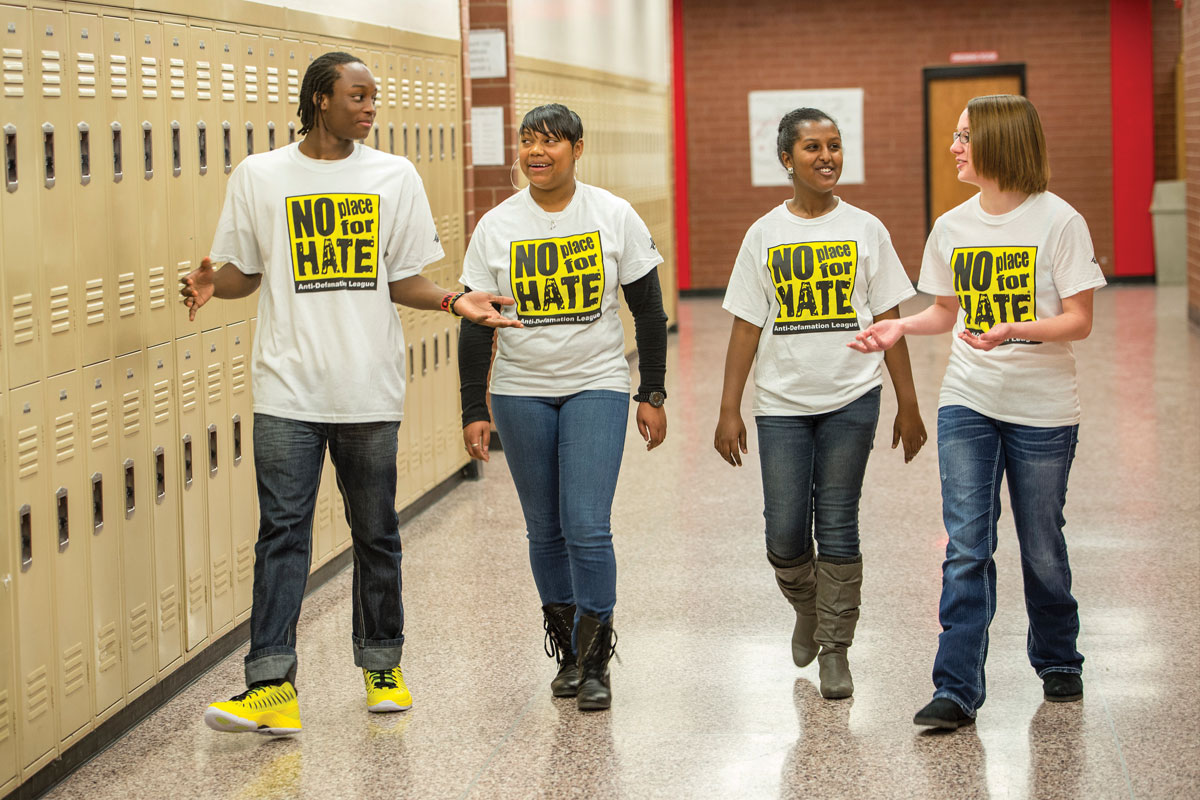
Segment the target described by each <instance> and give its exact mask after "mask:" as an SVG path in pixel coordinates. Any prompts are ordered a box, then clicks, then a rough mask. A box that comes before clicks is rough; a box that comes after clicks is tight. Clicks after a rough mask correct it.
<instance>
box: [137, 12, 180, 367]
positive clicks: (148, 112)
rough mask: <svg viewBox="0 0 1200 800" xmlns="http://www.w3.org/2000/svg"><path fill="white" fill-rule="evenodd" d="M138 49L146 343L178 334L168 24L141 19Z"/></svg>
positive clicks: (162, 341)
mask: <svg viewBox="0 0 1200 800" xmlns="http://www.w3.org/2000/svg"><path fill="white" fill-rule="evenodd" d="M133 28H134V41H135V47H134V53H135V55H136V57H137V64H136V70H137V75H136V76H135V77H136V84H135V86H134V87H132V88H133V89H134V90H135V91H136V94H137V97H136V106H135V107H136V108H137V119H138V131H137V135H138V148H137V152H138V161H139V165H140V166H139V168H138V170H137V176H136V178H137V180H136V181H135V183H136V185H137V193H138V211H139V220H140V224H141V231H140V235H139V237H138V238H139V241H140V243H141V258H140V264H139V270H138V272H139V281H140V282H141V283H142V296H143V297H145V298H146V304H145V306H144V308H143V312H142V319H143V325H144V332H143V336H144V341H145V344H146V346H147V347H152V346H156V345H161V344H165V343H167V342H170V341H172V340H173V339H174V338H175V298H176V297H178V296H179V294H178V289H177V288H176V282H177V280H178V279H177V277H176V269H175V267H174V266H173V265H172V264H171V260H170V258H171V255H170V250H171V248H170V224H171V221H172V220H171V218H170V217H169V216H168V210H169V206H168V203H167V196H168V181H170V180H171V179H172V176H171V157H170V155H169V154H170V152H171V151H170V149H169V145H170V144H171V141H172V139H171V129H170V126H169V124H168V122H167V116H166V102H167V101H166V98H167V93H168V91H169V84H168V80H169V78H168V77H167V76H168V74H169V73H168V71H167V70H165V69H164V68H163V59H164V49H163V37H164V35H165V33H166V31H165V29H164V27H163V26H162V24H161V23H159V22H158V21H157V20H149V19H136V20H134V23H133Z"/></svg>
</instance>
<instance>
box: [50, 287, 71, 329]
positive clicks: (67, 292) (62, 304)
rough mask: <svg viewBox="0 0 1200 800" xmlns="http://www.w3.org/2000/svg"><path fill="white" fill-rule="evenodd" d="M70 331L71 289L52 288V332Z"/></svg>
mask: <svg viewBox="0 0 1200 800" xmlns="http://www.w3.org/2000/svg"><path fill="white" fill-rule="evenodd" d="M70 330H71V287H69V286H55V287H52V288H51V289H50V332H51V333H67V332H68V331H70Z"/></svg>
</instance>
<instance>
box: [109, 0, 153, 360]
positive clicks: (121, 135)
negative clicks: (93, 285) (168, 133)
mask: <svg viewBox="0 0 1200 800" xmlns="http://www.w3.org/2000/svg"><path fill="white" fill-rule="evenodd" d="M102 24H103V28H104V37H103V38H104V50H105V52H104V57H105V61H106V64H105V76H104V77H105V81H104V82H105V109H106V112H107V113H106V115H105V121H106V128H107V130H106V131H105V132H104V133H105V138H107V139H108V142H107V143H106V144H105V146H103V147H102V148H101V151H102V152H103V153H105V154H106V155H107V156H108V159H109V160H108V168H107V169H106V170H105V172H106V173H107V174H105V175H104V180H105V184H106V185H107V187H108V198H107V201H108V212H109V213H108V224H107V226H106V228H105V231H106V232H107V234H108V243H109V262H110V263H111V265H112V270H113V273H112V275H113V280H114V282H115V283H116V287H117V316H116V318H115V319H114V320H113V324H114V329H113V350H114V352H115V353H117V354H124V353H131V352H133V351H134V350H137V349H139V348H140V347H141V344H142V332H141V326H142V317H141V315H142V313H143V310H144V308H145V302H144V299H143V285H142V281H140V280H138V271H139V269H138V265H139V263H140V260H141V252H140V250H141V247H140V244H139V243H140V242H141V234H142V230H141V223H140V220H139V218H138V216H139V203H138V183H139V181H141V180H142V176H141V173H140V172H139V170H140V168H141V166H142V158H141V151H142V130H141V127H140V125H139V122H140V121H139V120H138V117H137V107H136V102H137V101H136V99H135V98H136V96H137V89H136V87H137V81H138V74H137V73H138V68H137V61H136V56H135V54H134V47H133V23H132V22H131V21H130V20H129V19H128V18H127V17H118V16H111V15H105V16H104V18H103V20H102Z"/></svg>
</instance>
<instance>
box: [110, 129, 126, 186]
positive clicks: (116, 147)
mask: <svg viewBox="0 0 1200 800" xmlns="http://www.w3.org/2000/svg"><path fill="white" fill-rule="evenodd" d="M112 157H113V183H120V182H121V179H122V178H124V177H125V173H124V169H123V167H122V163H121V162H122V160H123V158H122V155H121V123H119V122H114V123H113V124H112Z"/></svg>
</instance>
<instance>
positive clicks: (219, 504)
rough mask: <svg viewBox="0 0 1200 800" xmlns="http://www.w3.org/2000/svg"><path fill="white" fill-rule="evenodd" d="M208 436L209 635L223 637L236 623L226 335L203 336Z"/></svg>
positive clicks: (202, 455) (203, 472) (203, 473)
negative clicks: (211, 633) (210, 631)
mask: <svg viewBox="0 0 1200 800" xmlns="http://www.w3.org/2000/svg"><path fill="white" fill-rule="evenodd" d="M200 344H201V350H202V353H201V358H202V364H203V373H202V377H201V380H202V381H203V397H204V430H203V431H202V432H201V433H202V438H201V440H200V442H199V450H198V452H196V453H195V455H194V457H195V458H196V462H197V463H196V468H197V470H198V471H199V472H200V475H199V477H200V479H201V480H203V481H204V482H205V484H206V485H207V494H208V497H207V504H208V564H209V578H208V581H209V590H210V598H209V609H210V612H211V626H210V630H212V632H213V633H214V634H215V635H219V634H221V633H222V632H223V631H224V629H225V628H228V627H229V626H230V624H231V623H232V622H233V616H234V603H233V553H232V540H231V536H230V531H229V521H230V515H229V474H230V471H231V470H230V467H231V465H230V458H229V456H230V454H229V452H228V451H227V448H226V447H225V442H226V441H227V440H228V423H229V418H230V414H229V386H228V378H227V376H226V374H225V359H226V352H225V330H224V329H223V328H217V329H216V330H211V331H205V332H204V333H203V334H201V340H200Z"/></svg>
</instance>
